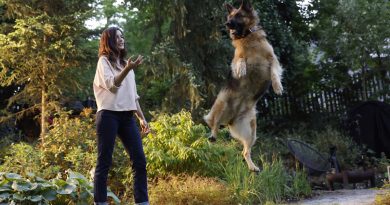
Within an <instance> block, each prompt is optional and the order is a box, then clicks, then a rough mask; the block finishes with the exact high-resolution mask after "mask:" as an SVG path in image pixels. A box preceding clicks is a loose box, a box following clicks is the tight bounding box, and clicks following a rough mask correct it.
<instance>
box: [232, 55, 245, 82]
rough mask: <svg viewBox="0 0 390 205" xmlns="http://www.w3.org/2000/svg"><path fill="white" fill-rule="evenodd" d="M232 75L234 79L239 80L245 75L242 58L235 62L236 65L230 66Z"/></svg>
mask: <svg viewBox="0 0 390 205" xmlns="http://www.w3.org/2000/svg"><path fill="white" fill-rule="evenodd" d="M232 71H233V75H234V77H236V78H241V77H243V76H245V75H246V63H245V59H244V58H240V59H238V60H237V62H236V64H233V65H232Z"/></svg>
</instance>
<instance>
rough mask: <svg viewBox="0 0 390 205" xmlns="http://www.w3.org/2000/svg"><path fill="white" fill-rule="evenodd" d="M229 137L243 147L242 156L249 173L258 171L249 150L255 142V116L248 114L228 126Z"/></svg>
mask: <svg viewBox="0 0 390 205" xmlns="http://www.w3.org/2000/svg"><path fill="white" fill-rule="evenodd" d="M229 129H230V133H231V135H232V136H233V137H234V138H236V139H237V140H239V141H240V142H241V143H242V145H243V148H244V149H243V151H242V155H243V157H244V159H245V161H246V163H247V164H248V168H249V169H250V170H251V171H256V172H258V171H260V169H259V168H258V167H257V166H256V165H255V164H254V163H253V161H252V157H251V148H252V146H253V145H254V144H255V142H256V115H255V114H253V113H250V114H248V115H246V116H243V117H242V118H239V119H237V120H235V121H234V122H233V123H232V124H230V125H229Z"/></svg>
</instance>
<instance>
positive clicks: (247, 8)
mask: <svg viewBox="0 0 390 205" xmlns="http://www.w3.org/2000/svg"><path fill="white" fill-rule="evenodd" d="M240 8H241V9H243V10H245V11H252V10H253V7H252V5H251V3H250V2H249V0H242V2H241V6H240Z"/></svg>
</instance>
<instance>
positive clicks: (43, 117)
mask: <svg viewBox="0 0 390 205" xmlns="http://www.w3.org/2000/svg"><path fill="white" fill-rule="evenodd" d="M43 83H44V82H43ZM44 87H45V86H43V88H42V97H41V140H42V143H43V142H44V139H45V137H46V131H47V129H46V128H47V125H46V95H47V93H46V90H45V88H44Z"/></svg>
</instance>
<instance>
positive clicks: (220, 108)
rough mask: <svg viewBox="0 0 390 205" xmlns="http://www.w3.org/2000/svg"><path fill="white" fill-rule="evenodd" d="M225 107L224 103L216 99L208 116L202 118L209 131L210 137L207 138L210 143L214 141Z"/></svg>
mask: <svg viewBox="0 0 390 205" xmlns="http://www.w3.org/2000/svg"><path fill="white" fill-rule="evenodd" d="M226 106H227V105H226V103H225V102H224V101H222V100H220V99H218V98H217V100H216V101H215V103H214V105H213V107H211V110H210V112H209V114H207V115H206V116H204V117H203V119H204V121H205V122H206V123H207V125H208V126H209V127H210V129H211V135H210V137H209V140H210V141H211V142H215V141H216V137H217V135H218V130H219V126H220V120H221V117H222V115H223V113H224V112H225V109H226Z"/></svg>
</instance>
